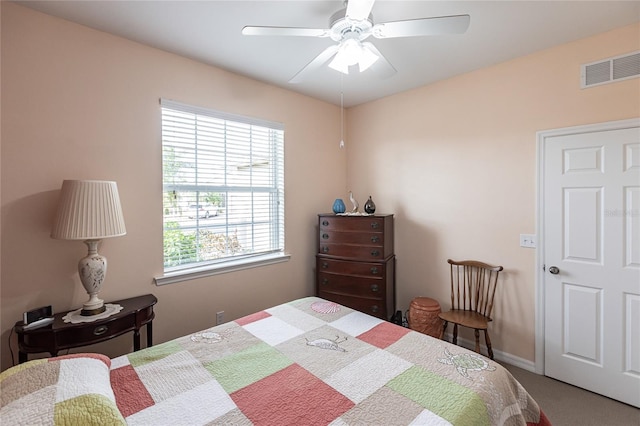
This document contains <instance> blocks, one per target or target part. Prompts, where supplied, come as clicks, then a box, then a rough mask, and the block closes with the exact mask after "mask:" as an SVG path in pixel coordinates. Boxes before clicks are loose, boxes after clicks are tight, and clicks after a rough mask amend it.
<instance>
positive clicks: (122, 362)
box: [111, 355, 131, 370]
mask: <svg viewBox="0 0 640 426" xmlns="http://www.w3.org/2000/svg"><path fill="white" fill-rule="evenodd" d="M129 364H131V363H130V362H129V357H127V356H126V355H121V356H119V357H117V358H113V359H112V360H111V369H112V370H115V369H117V368H120V367H125V366H127V365H129Z"/></svg>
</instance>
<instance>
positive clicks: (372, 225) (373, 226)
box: [371, 222, 380, 229]
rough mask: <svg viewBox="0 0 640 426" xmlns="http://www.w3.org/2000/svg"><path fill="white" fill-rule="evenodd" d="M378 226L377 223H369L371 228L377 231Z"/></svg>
mask: <svg viewBox="0 0 640 426" xmlns="http://www.w3.org/2000/svg"><path fill="white" fill-rule="evenodd" d="M378 226H380V225H379V224H378V222H371V228H373V229H378Z"/></svg>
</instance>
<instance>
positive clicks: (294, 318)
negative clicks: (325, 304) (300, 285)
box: [266, 304, 326, 332]
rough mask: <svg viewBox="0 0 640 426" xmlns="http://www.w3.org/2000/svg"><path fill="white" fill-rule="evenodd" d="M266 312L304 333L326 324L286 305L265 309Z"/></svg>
mask: <svg viewBox="0 0 640 426" xmlns="http://www.w3.org/2000/svg"><path fill="white" fill-rule="evenodd" d="M266 312H268V313H270V314H271V315H273V316H274V317H277V318H282V319H283V320H284V321H286V322H287V323H288V324H291V325H293V326H295V327H297V328H299V329H301V330H303V331H305V332H306V331H311V330H315V329H316V328H319V327H322V326H323V325H325V324H326V322H325V321H322V320H321V319H319V318H316V317H314V316H311V315H309V314H307V313H306V312H303V311H301V310H300V309H297V308H294V307H293V306H291V305H287V304H285V305H280V306H276V307H274V308H271V309H267V310H266Z"/></svg>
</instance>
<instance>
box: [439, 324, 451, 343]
mask: <svg viewBox="0 0 640 426" xmlns="http://www.w3.org/2000/svg"><path fill="white" fill-rule="evenodd" d="M447 325H449V323H448V322H447V321H442V330H440V340H444V332H445V331H447Z"/></svg>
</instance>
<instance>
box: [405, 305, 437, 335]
mask: <svg viewBox="0 0 640 426" xmlns="http://www.w3.org/2000/svg"><path fill="white" fill-rule="evenodd" d="M439 313H440V304H439V303H438V301H437V300H435V299H432V298H430V297H416V298H415V299H413V300H412V301H411V304H410V305H409V315H408V316H407V321H408V322H409V328H411V329H412V330H415V331H419V332H420V333H424V334H428V335H429V336H432V337H435V338H436V339H437V338H439V337H440V331H441V330H442V320H441V319H440V318H439V317H438V314H439Z"/></svg>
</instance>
